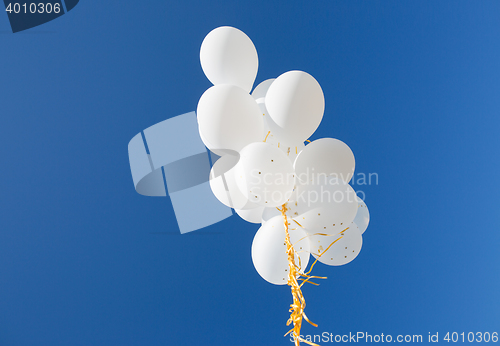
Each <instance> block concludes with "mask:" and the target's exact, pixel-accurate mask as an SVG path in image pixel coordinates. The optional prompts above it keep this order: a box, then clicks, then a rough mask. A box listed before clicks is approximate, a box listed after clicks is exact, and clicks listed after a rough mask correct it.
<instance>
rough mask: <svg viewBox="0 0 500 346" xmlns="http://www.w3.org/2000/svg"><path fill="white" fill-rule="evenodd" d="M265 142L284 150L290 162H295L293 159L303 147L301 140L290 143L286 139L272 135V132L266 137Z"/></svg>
mask: <svg viewBox="0 0 500 346" xmlns="http://www.w3.org/2000/svg"><path fill="white" fill-rule="evenodd" d="M266 143H269V144H271V145H273V146H275V147H277V148H279V149H280V150H281V151H282V152H284V153H285V155H286V156H287V157H288V159H289V160H290V162H291V163H292V164H293V163H294V162H295V159H296V158H297V156H298V155H299V154H300V152H301V151H302V150H303V149H304V148H305V145H304V143H303V142H296V143H290V142H287V141H283V140H281V139H279V138H278V137H276V136H274V135H273V134H272V132H271V133H270V134H269V136H268V137H267V140H266Z"/></svg>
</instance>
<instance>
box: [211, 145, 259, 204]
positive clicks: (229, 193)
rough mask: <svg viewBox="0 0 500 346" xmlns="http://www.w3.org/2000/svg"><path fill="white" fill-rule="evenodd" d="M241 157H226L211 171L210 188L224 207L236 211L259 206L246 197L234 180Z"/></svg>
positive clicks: (216, 163) (218, 161) (217, 162)
mask: <svg viewBox="0 0 500 346" xmlns="http://www.w3.org/2000/svg"><path fill="white" fill-rule="evenodd" d="M238 159H239V157H238V156H233V155H224V156H222V157H221V158H220V159H218V160H217V161H216V162H215V164H214V165H213V167H212V169H211V170H210V188H211V189H212V192H213V193H214V195H215V197H216V198H217V199H218V200H219V201H220V202H221V203H222V204H224V205H226V206H228V207H230V208H235V209H253V208H257V207H258V206H259V205H257V204H255V203H252V202H250V201H249V200H248V198H247V197H245V196H244V195H243V194H242V193H241V191H240V189H239V188H238V186H237V185H236V181H235V179H234V167H235V165H236V164H237V162H238Z"/></svg>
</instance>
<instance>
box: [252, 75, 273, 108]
mask: <svg viewBox="0 0 500 346" xmlns="http://www.w3.org/2000/svg"><path fill="white" fill-rule="evenodd" d="M275 80H276V78H271V79H267V80H265V81H263V82H262V83H260V84H259V85H257V86H256V87H255V89H254V90H253V91H252V97H253V98H254V99H255V101H256V102H257V103H263V102H264V99H265V98H266V94H267V91H268V90H269V87H270V86H271V84H273V82H274V81H275Z"/></svg>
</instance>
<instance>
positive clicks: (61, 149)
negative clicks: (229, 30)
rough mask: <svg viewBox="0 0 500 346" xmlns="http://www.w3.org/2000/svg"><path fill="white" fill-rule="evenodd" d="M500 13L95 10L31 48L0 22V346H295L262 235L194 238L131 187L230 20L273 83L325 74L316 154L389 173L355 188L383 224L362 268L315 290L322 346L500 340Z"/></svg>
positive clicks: (175, 6)
mask: <svg viewBox="0 0 500 346" xmlns="http://www.w3.org/2000/svg"><path fill="white" fill-rule="evenodd" d="M499 15H500V2H498V1H474V2H473V1H362V2H360V1H348V2H347V1H314V2H306V1H300V2H299V1H273V2H270V1H252V2H236V1H224V2H222V1H211V2H204V3H201V2H196V1H183V2H180V1H179V2H172V1H159V0H158V1H146V2H137V1H95V0H87V1H81V2H80V4H79V5H78V6H77V7H76V8H75V9H74V10H72V11H71V12H69V13H68V14H67V15H64V16H62V17H61V18H58V19H56V20H54V21H52V22H50V23H47V24H45V25H43V26H40V27H37V28H34V29H31V30H29V31H26V32H23V33H18V34H11V33H9V31H10V27H9V25H8V21H7V15H6V14H3V15H2V14H0V47H1V48H0V49H1V54H0V63H1V74H0V81H1V84H0V104H1V108H0V128H1V131H2V135H1V136H0V143H1V144H0V148H1V149H0V158H1V173H0V174H1V181H0V184H1V199H0V201H1V205H0V226H1V227H0V345H2V346H4V345H5V346H18V345H19V346H37V345H50V346H56V345H93V346H98V345H124V346H125V345H289V344H290V342H289V338H288V337H287V338H283V334H284V333H285V332H286V331H288V328H287V327H286V326H285V322H286V320H287V318H288V305H289V304H290V302H291V296H290V292H289V288H288V287H287V286H273V285H271V284H268V283H267V282H265V281H264V280H263V279H261V278H260V277H259V275H258V274H257V272H256V271H255V269H254V268H253V265H252V261H251V257H250V247H251V243H252V239H253V236H254V234H255V232H256V231H257V228H258V226H257V225H255V224H249V223H246V222H244V221H243V220H241V219H239V218H238V216H233V217H231V218H229V219H227V220H225V221H223V222H221V223H218V224H215V225H213V226H210V227H208V228H206V229H204V230H202V231H199V232H194V233H191V234H186V235H180V234H177V232H178V228H177V225H176V222H175V217H174V214H173V211H172V206H171V203H170V200H169V199H168V198H148V197H143V196H140V195H138V194H137V193H136V192H135V190H134V187H133V184H132V178H131V175H130V168H129V163H128V155H127V144H128V141H129V140H130V139H131V138H132V137H133V136H134V135H135V134H136V133H138V132H139V131H141V130H143V129H145V128H147V127H149V126H151V125H153V124H155V123H157V122H159V121H162V120H164V119H166V118H169V117H172V116H175V115H178V114H182V113H185V112H188V111H192V110H195V109H196V105H197V101H198V99H199V97H200V96H201V94H202V93H203V92H204V91H205V90H206V89H207V88H208V87H209V86H210V83H209V81H208V80H207V79H206V78H205V76H204V75H203V72H202V70H201V67H200V63H199V55H198V54H199V48H200V45H201V42H202V40H203V38H204V36H205V35H206V34H207V33H208V32H209V31H210V30H212V29H214V28H215V27H218V26H221V25H231V26H235V27H237V28H239V29H241V30H243V31H244V32H245V33H247V34H248V35H249V36H250V37H251V39H252V40H253V42H254V43H255V46H256V47H257V51H258V53H259V59H260V66H259V67H260V69H259V73H258V76H257V82H260V81H262V80H265V79H267V78H271V77H276V76H278V75H280V74H281V73H283V72H285V71H288V70H292V69H300V70H304V71H307V72H309V73H311V74H312V75H313V76H315V77H316V78H317V80H318V81H319V82H320V84H321V85H322V87H323V90H324V93H325V98H326V111H325V117H324V119H323V122H322V124H321V126H320V127H319V129H318V131H317V132H316V133H315V134H314V136H313V138H321V137H334V138H338V139H341V140H343V141H344V142H346V143H347V144H348V145H349V146H350V147H351V148H352V150H353V152H354V154H355V156H356V161H357V162H356V169H357V172H359V173H373V172H374V173H377V174H378V176H379V184H378V185H371V186H355V187H356V189H357V190H363V191H364V192H365V193H366V202H367V204H368V206H369V209H370V212H371V224H370V226H369V228H368V230H367V231H366V233H365V234H364V244H363V249H362V251H361V253H360V255H359V256H358V258H357V259H356V260H355V261H353V262H352V263H350V264H348V265H346V266H343V267H328V266H325V265H318V266H317V267H316V269H315V274H317V275H326V276H328V280H326V281H323V282H322V283H321V285H320V286H319V287H314V286H308V287H306V288H305V289H304V293H305V295H306V300H307V310H306V311H307V314H308V316H309V317H310V318H311V320H313V321H314V322H317V323H319V327H318V328H313V327H311V326H309V325H307V324H305V325H304V327H303V333H304V334H313V333H321V332H324V331H327V332H331V333H334V334H345V333H349V332H353V333H354V332H358V331H363V332H368V333H371V334H380V333H384V334H392V335H397V334H422V335H424V337H425V336H427V335H428V332H432V333H435V332H439V333H440V336H441V335H442V333H445V332H448V331H450V332H453V331H457V332H459V333H461V332H466V333H467V332H469V331H472V332H494V331H497V332H500V323H499V322H500V294H499V292H500V278H499V277H500V276H499V267H500V254H499V247H500V234H499V230H500V229H499V228H500V227H499V224H500V212H499V209H498V207H499V203H498V194H499V192H500V184H499V180H498V179H499V173H500V164H499V149H500V146H499V139H498V138H499V130H500V19H499V18H500V17H499ZM193 217H196V212H195V211H193ZM153 232H170V233H166V234H153ZM441 343H443V342H442V341H441Z"/></svg>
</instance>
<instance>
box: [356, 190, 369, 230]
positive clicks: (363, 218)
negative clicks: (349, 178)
mask: <svg viewBox="0 0 500 346" xmlns="http://www.w3.org/2000/svg"><path fill="white" fill-rule="evenodd" d="M353 222H354V223H356V225H358V227H359V230H360V231H361V234H363V233H365V231H366V229H367V228H368V224H369V223H370V212H369V211H368V207H367V206H366V203H365V201H363V200H362V199H361V198H359V197H358V212H357V213H356V217H355V218H354V221H353Z"/></svg>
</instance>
